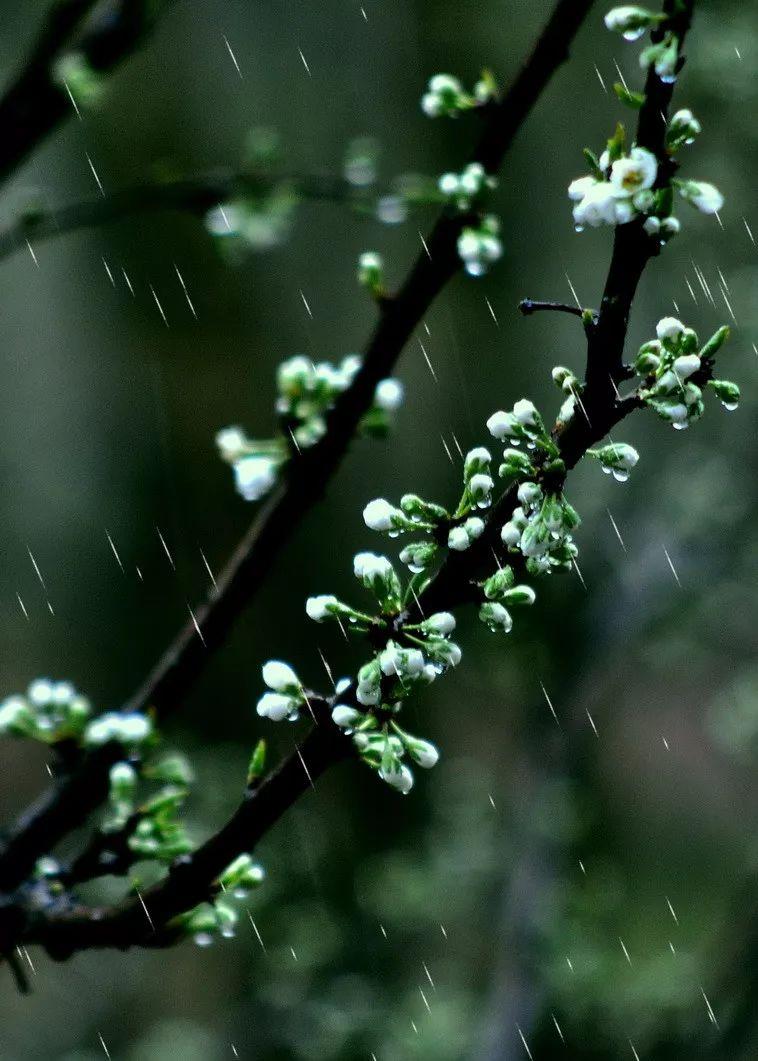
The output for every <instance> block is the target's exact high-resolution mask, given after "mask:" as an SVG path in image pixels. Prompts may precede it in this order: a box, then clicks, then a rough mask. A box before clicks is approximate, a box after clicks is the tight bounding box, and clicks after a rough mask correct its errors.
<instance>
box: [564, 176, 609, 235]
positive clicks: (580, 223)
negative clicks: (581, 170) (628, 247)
mask: <svg viewBox="0 0 758 1061" xmlns="http://www.w3.org/2000/svg"><path fill="white" fill-rule="evenodd" d="M574 224H575V225H576V227H577V228H584V227H585V225H589V226H590V228H598V227H599V226H600V225H615V224H616V203H615V191H614V188H613V186H612V185H611V184H609V183H608V182H607V181H597V182H596V183H595V184H594V185H593V186H592V188H590V190H589V191H588V192H587V194H586V195H585V197H584V198H583V199H582V201H581V202H580V203H577V204H576V206H575V207H574Z"/></svg>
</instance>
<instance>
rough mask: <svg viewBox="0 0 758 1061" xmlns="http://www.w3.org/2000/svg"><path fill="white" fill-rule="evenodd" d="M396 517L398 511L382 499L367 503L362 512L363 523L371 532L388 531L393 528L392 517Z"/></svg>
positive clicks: (378, 498)
mask: <svg viewBox="0 0 758 1061" xmlns="http://www.w3.org/2000/svg"><path fill="white" fill-rule="evenodd" d="M397 515H398V510H397V509H396V508H395V506H394V505H391V504H390V503H389V501H385V499H384V498H383V497H377V498H375V499H374V500H373V501H369V503H368V504H367V505H366V507H365V508H364V510H363V522H364V523H365V524H366V526H367V527H368V528H369V530H373V531H389V530H392V528H393V525H394V524H393V517H396V516H397Z"/></svg>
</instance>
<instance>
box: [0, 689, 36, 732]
mask: <svg viewBox="0 0 758 1061" xmlns="http://www.w3.org/2000/svg"><path fill="white" fill-rule="evenodd" d="M27 721H29V707H28V705H27V703H26V700H24V698H23V697H21V696H9V697H8V699H7V700H4V701H3V703H2V704H0V733H10V732H12V731H13V730H14V729H16V727H18V726H22V725H23V724H24V723H25V722H27Z"/></svg>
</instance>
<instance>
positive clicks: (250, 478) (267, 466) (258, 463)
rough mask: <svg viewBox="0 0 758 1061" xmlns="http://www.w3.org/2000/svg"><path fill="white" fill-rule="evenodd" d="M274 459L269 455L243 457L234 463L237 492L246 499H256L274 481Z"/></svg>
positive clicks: (266, 491) (270, 486)
mask: <svg viewBox="0 0 758 1061" xmlns="http://www.w3.org/2000/svg"><path fill="white" fill-rule="evenodd" d="M276 468H277V464H276V461H273V460H272V459H271V458H270V457H243V458H242V459H241V460H238V461H236V462H235V464H234V478H235V481H236V485H237V492H238V493H240V494H241V495H242V497H244V499H245V500H246V501H257V500H258V499H259V498H261V497H263V495H264V494H267V493H268V492H269V490H270V489H271V488H272V487H273V486H274V484H275V483H276Z"/></svg>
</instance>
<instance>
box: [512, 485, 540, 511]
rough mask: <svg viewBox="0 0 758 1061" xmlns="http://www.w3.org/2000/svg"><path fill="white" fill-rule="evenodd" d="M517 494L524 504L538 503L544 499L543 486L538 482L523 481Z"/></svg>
mask: <svg viewBox="0 0 758 1061" xmlns="http://www.w3.org/2000/svg"><path fill="white" fill-rule="evenodd" d="M517 496H518V499H519V501H520V502H521V504H522V505H526V506H527V507H528V506H531V505H536V504H537V502H538V501H540V500H541V499H542V487H541V486H538V485H537V483H522V484H521V485H520V486H519V488H518V491H517Z"/></svg>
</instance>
